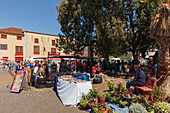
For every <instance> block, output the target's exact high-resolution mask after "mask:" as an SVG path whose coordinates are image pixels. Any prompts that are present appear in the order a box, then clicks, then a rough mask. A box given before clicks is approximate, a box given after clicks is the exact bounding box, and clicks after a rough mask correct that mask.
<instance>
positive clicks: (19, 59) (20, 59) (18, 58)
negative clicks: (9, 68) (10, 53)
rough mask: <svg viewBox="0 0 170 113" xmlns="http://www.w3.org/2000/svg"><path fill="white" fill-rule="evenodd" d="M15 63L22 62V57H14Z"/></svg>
mask: <svg viewBox="0 0 170 113" xmlns="http://www.w3.org/2000/svg"><path fill="white" fill-rule="evenodd" d="M16 61H23V57H15V62H16Z"/></svg>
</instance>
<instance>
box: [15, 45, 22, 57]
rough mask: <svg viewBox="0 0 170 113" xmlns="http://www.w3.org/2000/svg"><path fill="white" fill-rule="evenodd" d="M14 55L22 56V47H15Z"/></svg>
mask: <svg viewBox="0 0 170 113" xmlns="http://www.w3.org/2000/svg"><path fill="white" fill-rule="evenodd" d="M15 54H16V55H23V46H16V53H15Z"/></svg>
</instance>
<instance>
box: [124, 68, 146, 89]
mask: <svg viewBox="0 0 170 113" xmlns="http://www.w3.org/2000/svg"><path fill="white" fill-rule="evenodd" d="M134 70H135V71H136V72H135V75H134V79H133V80H132V81H130V82H127V83H126V88H127V89H129V88H130V86H144V85H145V81H146V74H145V72H144V71H143V70H142V69H140V65H134Z"/></svg>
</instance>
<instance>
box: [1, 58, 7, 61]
mask: <svg viewBox="0 0 170 113" xmlns="http://www.w3.org/2000/svg"><path fill="white" fill-rule="evenodd" d="M0 60H5V61H8V59H6V58H2V59H0Z"/></svg>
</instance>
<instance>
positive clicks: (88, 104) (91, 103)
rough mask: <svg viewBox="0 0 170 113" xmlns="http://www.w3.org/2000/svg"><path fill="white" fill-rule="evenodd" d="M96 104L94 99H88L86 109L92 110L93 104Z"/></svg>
mask: <svg viewBox="0 0 170 113" xmlns="http://www.w3.org/2000/svg"><path fill="white" fill-rule="evenodd" d="M95 103H97V99H95V98H90V99H89V100H88V101H87V107H88V108H89V109H92V107H93V106H94V104H95Z"/></svg>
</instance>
